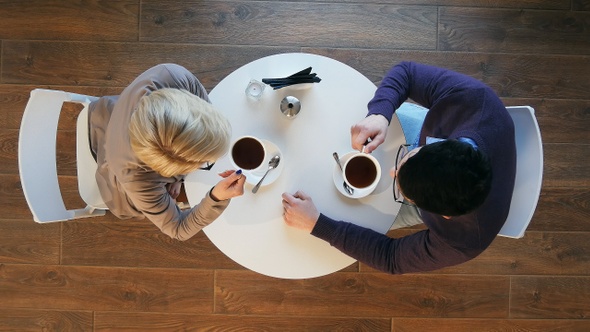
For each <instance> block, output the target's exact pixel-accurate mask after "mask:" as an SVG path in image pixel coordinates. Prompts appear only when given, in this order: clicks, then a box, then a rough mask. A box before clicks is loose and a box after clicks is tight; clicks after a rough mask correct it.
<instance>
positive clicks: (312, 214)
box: [282, 191, 320, 233]
mask: <svg viewBox="0 0 590 332" xmlns="http://www.w3.org/2000/svg"><path fill="white" fill-rule="evenodd" d="M282 197H283V209H284V211H285V213H284V214H283V218H284V219H285V223H287V225H289V226H291V227H295V228H297V229H301V230H303V231H306V232H308V233H311V231H312V230H313V228H314V227H315V224H316V222H317V221H318V218H319V217H320V213H319V212H318V210H317V209H316V207H315V205H314V204H313V201H312V200H311V197H309V196H307V195H306V194H305V193H304V192H302V191H297V192H296V193H295V195H291V194H289V193H283V195H282Z"/></svg>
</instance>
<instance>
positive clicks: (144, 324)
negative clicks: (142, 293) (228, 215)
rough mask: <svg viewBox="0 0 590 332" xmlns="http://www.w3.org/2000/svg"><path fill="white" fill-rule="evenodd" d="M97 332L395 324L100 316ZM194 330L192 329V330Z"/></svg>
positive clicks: (280, 330) (298, 331) (384, 325)
mask: <svg viewBox="0 0 590 332" xmlns="http://www.w3.org/2000/svg"><path fill="white" fill-rule="evenodd" d="M94 326H95V328H94V331H95V332H107V331H121V330H124V331H129V332H131V331H138V332H143V331H158V332H160V331H177V330H179V329H181V330H183V331H185V330H187V331H193V330H194V331H266V332H272V331H277V332H290V331H292V332H303V331H309V332H315V331H359V332H363V331H366V332H373V331H383V332H389V331H391V320H390V319H383V318H353V317H338V318H330V317H321V318H316V317H272V316H271V317H269V316H258V317H256V316H254V317H252V316H241V315H240V316H235V315H224V316H220V315H197V314H176V313H170V314H168V313H166V314H161V313H133V312H97V313H96V315H95V320H94ZM191 327H192V328H191Z"/></svg>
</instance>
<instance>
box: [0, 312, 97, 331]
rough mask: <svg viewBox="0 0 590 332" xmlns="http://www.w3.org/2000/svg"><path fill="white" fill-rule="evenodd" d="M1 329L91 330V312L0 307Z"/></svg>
mask: <svg viewBox="0 0 590 332" xmlns="http://www.w3.org/2000/svg"><path fill="white" fill-rule="evenodd" d="M0 330H1V331H19V332H26V331H44V332H52V331H55V332H61V331H88V332H91V331H93V318H92V312H89V311H55V310H27V309H2V308H0Z"/></svg>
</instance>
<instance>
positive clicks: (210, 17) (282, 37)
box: [140, 0, 437, 50]
mask: <svg viewBox="0 0 590 332" xmlns="http://www.w3.org/2000/svg"><path fill="white" fill-rule="evenodd" d="M302 15H305V20H307V21H308V22H313V24H301V22H302V20H303V17H302ZM436 19H437V9H436V7H428V6H421V7H420V6H391V5H384V4H344V3H295V2H267V1H264V2H262V1H215V2H205V3H204V2H197V1H190V2H189V1H167V2H166V3H162V2H161V1H158V0H151V1H150V0H147V1H143V2H142V6H141V30H140V41H152V42H153V41H157V42H170V41H175V42H190V43H203V44H228V45H239V44H242V45H244V44H256V45H282V46H290V45H306V46H328V47H357V48H405V49H423V50H434V49H435V48H436ZM195 30H196V31H199V33H193V32H194V31H195ZM273 31H274V32H275V33H272V32H273ZM277 32H278V33H277ZM383 36H387V38H383Z"/></svg>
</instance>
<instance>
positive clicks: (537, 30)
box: [438, 7, 590, 54]
mask: <svg viewBox="0 0 590 332" xmlns="http://www.w3.org/2000/svg"><path fill="white" fill-rule="evenodd" d="M438 36H439V39H438V50H440V51H468V52H489V53H496V52H510V53H541V54H589V53H590V13H587V12H572V11H558V10H542V11H540V10H522V9H489V8H486V9H482V8H462V7H441V8H440V16H439V29H438ZM531 36H536V38H535V37H531Z"/></svg>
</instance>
